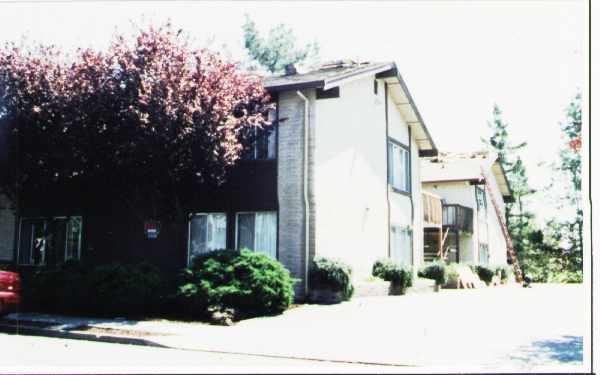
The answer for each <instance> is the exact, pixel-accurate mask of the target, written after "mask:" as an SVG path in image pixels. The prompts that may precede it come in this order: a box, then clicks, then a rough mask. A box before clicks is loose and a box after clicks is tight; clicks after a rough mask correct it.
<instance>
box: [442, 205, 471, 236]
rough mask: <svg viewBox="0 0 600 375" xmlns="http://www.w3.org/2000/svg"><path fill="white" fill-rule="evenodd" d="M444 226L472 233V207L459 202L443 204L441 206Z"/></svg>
mask: <svg viewBox="0 0 600 375" xmlns="http://www.w3.org/2000/svg"><path fill="white" fill-rule="evenodd" d="M442 221H443V227H444V228H450V229H455V230H461V231H464V232H468V233H473V209H472V208H469V207H465V206H461V205H460V204H444V205H443V207H442Z"/></svg>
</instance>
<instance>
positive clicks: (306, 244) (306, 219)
mask: <svg viewBox="0 0 600 375" xmlns="http://www.w3.org/2000/svg"><path fill="white" fill-rule="evenodd" d="M296 94H298V96H299V97H300V98H301V99H302V100H304V160H303V167H304V173H303V177H302V178H303V184H302V193H303V195H304V295H305V296H306V295H308V266H309V264H308V261H309V249H310V247H309V238H310V231H309V225H310V222H309V214H310V204H309V202H308V120H309V101H308V98H307V97H306V96H304V95H303V94H302V93H301V92H300V91H296Z"/></svg>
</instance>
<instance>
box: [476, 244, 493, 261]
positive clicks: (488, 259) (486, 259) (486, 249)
mask: <svg viewBox="0 0 600 375" xmlns="http://www.w3.org/2000/svg"><path fill="white" fill-rule="evenodd" d="M482 247H484V248H485V255H486V257H485V263H484V262H482V261H481V248H482ZM477 250H478V253H479V254H478V260H479V264H480V265H482V266H489V265H490V245H489V244H488V243H484V242H480V243H479V247H478V249H477Z"/></svg>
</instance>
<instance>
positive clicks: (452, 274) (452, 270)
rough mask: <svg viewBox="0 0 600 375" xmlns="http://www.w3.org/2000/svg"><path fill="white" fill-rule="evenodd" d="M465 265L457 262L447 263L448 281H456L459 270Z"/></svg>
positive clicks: (458, 276)
mask: <svg viewBox="0 0 600 375" xmlns="http://www.w3.org/2000/svg"><path fill="white" fill-rule="evenodd" d="M464 267H466V266H465V265H462V264H458V263H450V264H448V265H447V279H448V281H447V282H448V283H456V284H457V283H458V279H459V278H460V271H461V270H462V269H464Z"/></svg>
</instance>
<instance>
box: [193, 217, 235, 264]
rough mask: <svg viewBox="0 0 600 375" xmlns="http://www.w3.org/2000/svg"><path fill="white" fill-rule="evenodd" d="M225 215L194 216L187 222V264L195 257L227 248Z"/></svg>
mask: <svg viewBox="0 0 600 375" xmlns="http://www.w3.org/2000/svg"><path fill="white" fill-rule="evenodd" d="M226 243H227V215H226V214H225V213H222V212H219V213H204V214H194V215H192V216H191V217H190V221H189V249H188V252H189V256H188V264H189V262H190V261H191V259H193V258H194V257H195V256H196V255H200V254H204V253H208V252H210V251H213V250H219V249H225V248H226V247H227V244H226Z"/></svg>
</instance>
